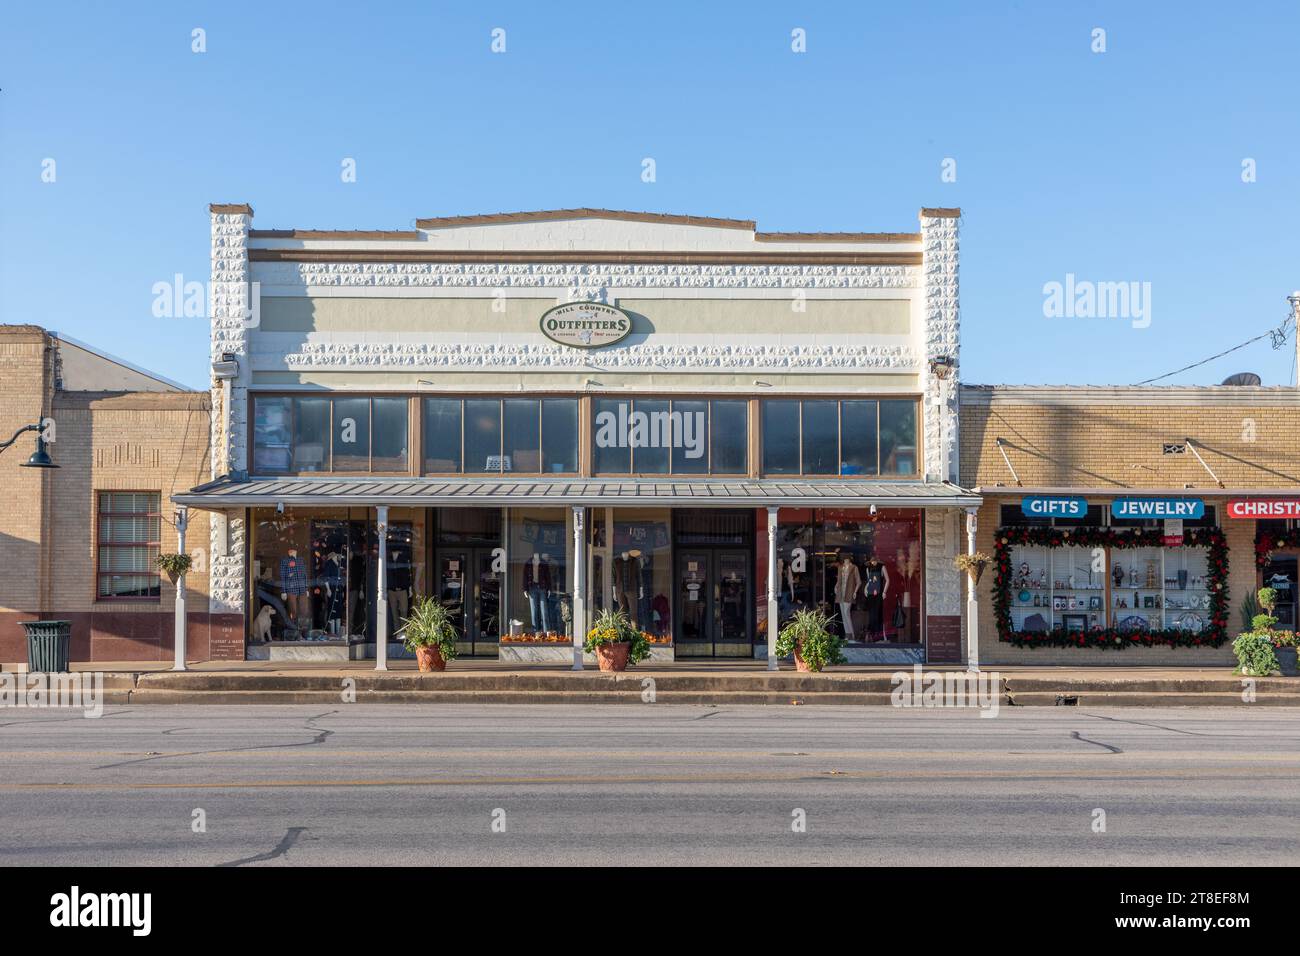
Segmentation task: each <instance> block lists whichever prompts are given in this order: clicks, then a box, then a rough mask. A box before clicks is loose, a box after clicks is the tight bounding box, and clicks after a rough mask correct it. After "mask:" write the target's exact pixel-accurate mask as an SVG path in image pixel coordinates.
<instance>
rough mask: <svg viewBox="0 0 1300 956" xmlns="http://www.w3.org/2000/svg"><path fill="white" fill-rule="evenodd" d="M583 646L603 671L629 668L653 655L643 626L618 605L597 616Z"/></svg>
mask: <svg viewBox="0 0 1300 956" xmlns="http://www.w3.org/2000/svg"><path fill="white" fill-rule="evenodd" d="M582 648H583V650H585V651H586V652H587V653H588V654H594V655H595V656H596V664H597V666H599V667H600V669H601V670H603V671H623V670H627V665H628V664H639V663H641V662H642V661H643V660H645V659H646V658H647V657H649V656H650V642H649V641H647V640H646V638H645V635H644V634H642V633H641V629H640V628H638V627H637V626H636V625H635V624H633V623H632V621H631V619H630V618H629V617H628V616H627V614H626V613H624V612H623V611H620V610H617V609H615V608H605V610H603V611H601V612H600V614H599V615H597V617H596V621H595V623H594V624H593V625H592V628H591V630H590V631H588V632H587V640H586V642H585V643H584V644H583V645H582Z"/></svg>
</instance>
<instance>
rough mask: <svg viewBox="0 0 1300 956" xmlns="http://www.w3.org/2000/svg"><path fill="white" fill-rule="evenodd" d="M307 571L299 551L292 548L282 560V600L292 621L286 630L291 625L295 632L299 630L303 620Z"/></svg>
mask: <svg viewBox="0 0 1300 956" xmlns="http://www.w3.org/2000/svg"><path fill="white" fill-rule="evenodd" d="M306 595H307V569H306V567H304V566H303V563H302V561H301V560H300V559H299V557H298V549H297V548H290V549H289V551H288V553H287V554H286V555H285V556H284V557H283V558H281V559H280V600H282V601H283V602H284V606H285V607H286V608H288V610H289V617H290V618H292V621H286V622H285V630H288V629H289V626H290V624H292V627H293V629H294V630H298V622H299V620H301V618H302V614H303V611H304V610H305V609H306V608H305V607H304V605H306V604H307V598H306Z"/></svg>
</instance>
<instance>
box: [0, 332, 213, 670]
mask: <svg viewBox="0 0 1300 956" xmlns="http://www.w3.org/2000/svg"><path fill="white" fill-rule="evenodd" d="M209 408H210V400H209V396H208V393H207V392H194V391H189V390H187V389H185V388H184V386H181V385H179V384H177V383H175V382H170V381H168V380H167V379H164V378H162V377H160V376H158V375H154V374H152V373H150V372H146V371H144V370H143V369H138V368H136V367H134V366H132V365H130V364H129V363H126V362H123V361H121V360H118V359H114V358H112V357H110V356H108V355H105V354H104V353H102V352H99V351H97V350H96V349H94V348H91V347H90V346H87V345H83V344H81V343H78V342H75V341H73V340H71V339H69V338H67V337H66V336H60V335H58V334H57V333H52V332H48V331H46V330H45V329H42V328H39V327H37V326H32V325H7V326H0V433H3V438H5V439H7V438H8V437H9V436H10V435H12V434H13V433H14V432H15V431H16V430H17V429H19V428H21V427H22V426H24V425H28V424H34V423H38V422H42V421H44V422H46V423H47V425H48V423H49V422H50V421H51V420H52V421H53V435H52V437H53V439H54V440H53V442H52V443H51V444H50V445H49V453H50V456H51V458H52V459H53V460H54V462H55V464H57V465H58V466H59V467H58V468H54V469H37V468H23V467H19V466H20V465H21V463H22V462H24V461H25V460H26V459H27V456H28V454H29V453H30V451H31V447H30V446H29V445H28V443H27V441H26V439H25V438H24V439H20V440H19V441H18V442H17V443H16V444H14V445H13V446H12V447H10V448H9V449H8V450H7V451H6V452H5V453H4V454H3V455H2V456H0V469H3V471H2V472H0V474H2V475H3V481H4V487H5V494H4V495H3V496H0V557H2V558H3V562H4V567H5V569H6V570H5V573H4V574H3V575H0V663H5V664H11V663H21V662H25V661H26V660H27V649H26V644H25V640H24V634H23V629H22V627H21V626H20V624H19V622H21V621H24V620H37V619H62V620H69V621H71V622H72V649H71V653H72V659H73V660H162V659H168V658H170V656H171V649H172V646H173V633H174V632H173V617H172V615H173V608H174V600H175V588H174V587H173V586H172V585H171V584H170V583H169V582H168V581H167V579H166V578H165V577H164V578H162V579H161V580H160V578H159V576H158V574H157V573H156V569H155V568H154V566H153V558H154V556H156V555H157V554H158V553H159V552H160V551H162V552H168V551H175V550H177V548H176V533H175V528H174V525H173V514H174V509H173V507H172V505H171V503H170V500H169V499H170V496H171V495H172V494H173V493H175V492H178V491H183V490H185V489H188V488H190V487H192V486H193V485H194V484H195V483H196V482H200V481H203V480H205V479H206V478H207V477H208V476H209V466H208V448H209V440H208V435H209ZM202 521H203V518H202V517H201V516H200V517H199V518H198V521H196V526H197V524H198V523H199V522H202ZM206 531H207V529H206V525H204V527H203V529H202V533H203V534H205V535H206ZM189 550H190V553H191V554H192V555H193V556H194V558H195V561H196V564H197V565H198V567H199V568H201V567H202V565H203V563H204V559H205V555H204V554H203V553H202V552H201V551H200V552H197V553H196V552H195V551H194V550H193V549H189ZM188 586H189V590H190V593H189V599H190V600H189V605H188V609H189V622H190V626H189V636H188V640H189V648H190V654H191V655H192V656H193V657H196V658H199V659H203V658H206V657H208V656H209V655H208V630H209V628H208V619H207V575H206V574H205V573H202V571H201V570H199V571H196V572H195V573H192V574H190V575H189V576H188Z"/></svg>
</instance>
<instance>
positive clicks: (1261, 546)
mask: <svg viewBox="0 0 1300 956" xmlns="http://www.w3.org/2000/svg"><path fill="white" fill-rule="evenodd" d="M1294 548H1300V531H1290V532H1284V533H1283V534H1270V533H1269V532H1267V531H1261V532H1260V533H1259V534H1258V535H1256V537H1255V567H1257V568H1259V569H1260V570H1261V571H1262V570H1263V569H1264V568H1266V567H1268V561H1269V558H1271V557H1272V556H1273V552H1274V551H1286V550H1291V549H1294Z"/></svg>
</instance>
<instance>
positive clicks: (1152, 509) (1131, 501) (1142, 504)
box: [1110, 498, 1205, 521]
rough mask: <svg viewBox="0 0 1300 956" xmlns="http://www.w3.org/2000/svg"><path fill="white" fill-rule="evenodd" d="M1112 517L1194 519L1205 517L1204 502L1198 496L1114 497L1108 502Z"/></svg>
mask: <svg viewBox="0 0 1300 956" xmlns="http://www.w3.org/2000/svg"><path fill="white" fill-rule="evenodd" d="M1110 514H1111V517H1112V518H1128V519H1130V520H1132V519H1135V518H1136V519H1139V520H1142V519H1146V520H1149V519H1152V518H1183V519H1187V520H1192V521H1194V520H1195V519H1197V518H1204V517H1205V502H1204V501H1202V500H1201V499H1200V498H1116V499H1115V500H1114V501H1112V502H1111V503H1110Z"/></svg>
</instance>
